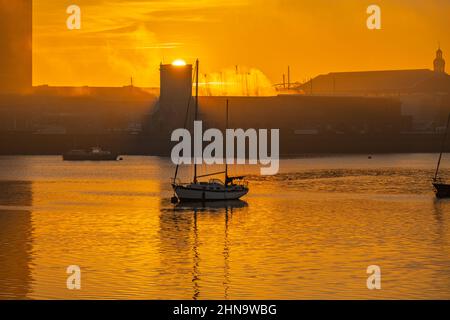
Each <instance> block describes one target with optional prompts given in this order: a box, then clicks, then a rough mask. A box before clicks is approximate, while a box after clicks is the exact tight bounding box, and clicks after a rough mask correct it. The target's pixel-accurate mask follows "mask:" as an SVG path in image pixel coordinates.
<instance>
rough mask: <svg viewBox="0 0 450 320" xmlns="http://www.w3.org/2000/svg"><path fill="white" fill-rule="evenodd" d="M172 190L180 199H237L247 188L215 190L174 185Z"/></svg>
mask: <svg viewBox="0 0 450 320" xmlns="http://www.w3.org/2000/svg"><path fill="white" fill-rule="evenodd" d="M174 191H175V194H176V195H177V197H178V199H180V201H224V200H238V199H240V198H242V197H243V196H245V195H246V194H247V193H248V189H247V188H237V189H233V190H217V191H215V190H202V189H197V188H190V187H189V186H186V187H185V186H174Z"/></svg>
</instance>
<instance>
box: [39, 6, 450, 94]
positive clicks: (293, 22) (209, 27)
mask: <svg viewBox="0 0 450 320" xmlns="http://www.w3.org/2000/svg"><path fill="white" fill-rule="evenodd" d="M372 3H373V2H372V1H365V0H342V1H335V0H203V1H202V0H200V1H199V0H197V1H194V0H167V1H165V0H97V1H94V0H71V1H66V0H59V1H54V0H35V1H34V9H33V10H34V12H33V15H34V64H33V71H34V72H33V78H34V79H33V82H34V85H40V84H49V85H91V86H122V85H127V84H129V82H130V77H131V76H133V78H134V83H135V85H138V86H158V85H159V74H158V66H159V63H160V62H161V61H164V62H167V63H170V62H172V60H174V59H176V58H183V59H185V60H186V61H188V62H193V61H194V60H195V58H196V57H199V59H200V60H201V64H202V73H210V72H211V73H213V72H220V71H225V70H230V69H233V68H234V66H235V65H236V64H238V65H240V66H246V67H247V68H249V69H250V68H255V69H259V70H261V71H262V72H263V73H264V74H265V75H267V77H268V78H269V79H270V81H272V82H273V83H277V82H281V79H282V74H283V72H286V71H285V70H286V68H287V65H288V64H289V65H291V69H292V78H293V80H304V79H307V78H309V77H312V76H315V75H317V74H321V73H328V72H331V71H347V70H378V69H405V68H406V69H407V68H432V61H433V58H434V54H435V50H436V47H437V44H438V41H440V42H441V47H442V49H443V50H444V56H445V58H447V60H449V61H450V37H449V36H448V34H449V30H450V19H449V18H448V15H449V13H450V1H448V0H395V1H392V0H378V1H377V2H376V3H377V4H378V5H380V7H381V9H382V28H383V29H382V30H374V31H371V30H368V29H367V27H366V19H367V14H366V8H367V6H368V5H370V4H372ZM71 4H77V5H79V6H80V7H81V10H82V29H81V30H75V31H71V30H68V29H67V27H66V19H67V17H68V15H67V14H66V8H67V7H68V6H69V5H71ZM242 68H244V67H242Z"/></svg>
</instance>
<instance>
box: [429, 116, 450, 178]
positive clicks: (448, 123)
mask: <svg viewBox="0 0 450 320" xmlns="http://www.w3.org/2000/svg"><path fill="white" fill-rule="evenodd" d="M449 125H450V114H449V115H448V119H447V126H446V127H445V135H444V138H443V139H442V145H441V153H440V154H439V160H438V164H437V168H436V173H435V174H434V179H433V180H434V181H436V180H437V178H438V174H439V168H440V166H441V160H442V154H443V153H444V147H445V142H446V141H447V136H448V127H449Z"/></svg>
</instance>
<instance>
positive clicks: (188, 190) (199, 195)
mask: <svg viewBox="0 0 450 320" xmlns="http://www.w3.org/2000/svg"><path fill="white" fill-rule="evenodd" d="M198 72H199V62H198V60H197V63H196V83H197V85H196V99H195V115H196V116H195V119H194V121H195V120H197V114H198ZM226 111H227V115H226V119H227V120H226V127H228V100H227V109H226ZM225 163H226V161H225ZM178 168H179V165H177V168H176V170H175V177H174V178H173V183H172V188H173V191H174V192H175V195H174V197H173V198H172V202H173V203H177V202H178V201H202V202H207V201H228V200H238V199H240V198H242V197H243V196H245V195H246V194H247V193H248V192H249V188H248V182H247V181H245V180H244V178H245V177H229V176H228V165H227V164H225V171H223V172H217V173H213V174H206V175H202V176H198V175H197V165H196V164H194V180H193V182H192V183H180V182H179V181H178V180H177V175H178ZM219 174H225V182H222V181H220V180H217V179H211V180H209V181H208V182H200V181H199V179H201V178H206V177H212V176H216V175H219Z"/></svg>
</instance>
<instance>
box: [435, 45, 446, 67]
mask: <svg viewBox="0 0 450 320" xmlns="http://www.w3.org/2000/svg"><path fill="white" fill-rule="evenodd" d="M433 64H434V72H437V73H445V60H444V58H443V57H442V50H441V47H439V49H438V50H437V51H436V59H434V63H433Z"/></svg>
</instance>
